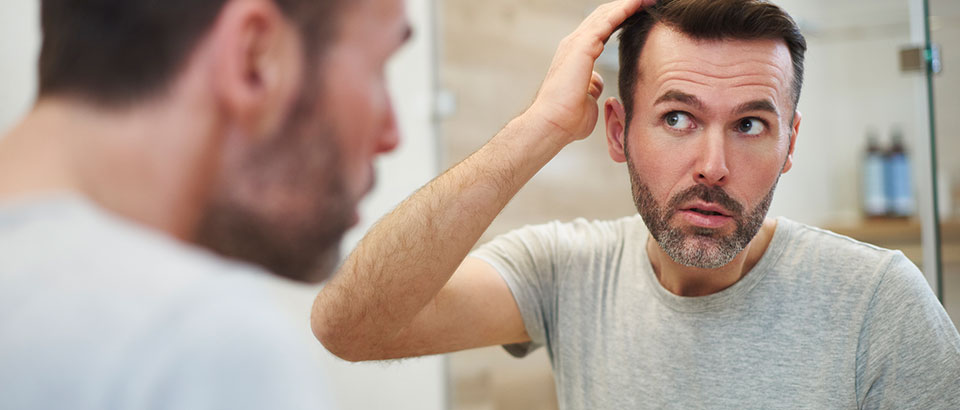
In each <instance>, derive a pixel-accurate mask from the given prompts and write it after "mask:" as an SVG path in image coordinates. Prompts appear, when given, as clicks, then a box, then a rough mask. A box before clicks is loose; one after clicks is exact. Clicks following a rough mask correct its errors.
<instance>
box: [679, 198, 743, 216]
mask: <svg viewBox="0 0 960 410" xmlns="http://www.w3.org/2000/svg"><path fill="white" fill-rule="evenodd" d="M680 210H681V211H689V212H695V213H698V214H700V215H704V216H730V215H731V212H730V211H728V210H727V209H726V208H724V207H722V206H720V205H717V204H714V203H707V202H702V201H697V202H695V203H692V204H689V205H687V206H684V207H682V208H680Z"/></svg>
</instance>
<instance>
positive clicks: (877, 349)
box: [856, 252, 960, 409]
mask: <svg viewBox="0 0 960 410" xmlns="http://www.w3.org/2000/svg"><path fill="white" fill-rule="evenodd" d="M856 371H857V380H856V381H857V401H858V403H859V407H860V408H861V409H960V335H958V333H957V329H956V328H955V327H954V325H953V322H952V321H951V320H950V318H949V317H948V316H947V314H946V312H945V311H944V309H943V306H942V305H941V304H940V302H939V301H938V300H937V299H936V297H935V296H934V294H933V292H932V291H931V289H930V287H929V286H928V285H927V282H926V280H925V279H924V278H923V275H922V274H921V273H920V271H919V270H918V269H917V267H916V266H914V265H913V264H912V263H911V262H910V261H909V260H908V259H907V258H906V257H904V256H903V254H902V253H899V252H898V253H897V254H896V255H894V256H893V258H892V260H891V262H890V264H889V266H888V267H887V270H886V272H885V273H884V274H883V276H882V278H881V279H880V282H879V284H878V286H877V288H876V291H875V294H874V296H873V299H872V301H871V302H870V306H869V307H868V309H867V312H866V315H865V318H864V323H863V326H862V328H861V332H860V343H859V347H858V349H857V369H856Z"/></svg>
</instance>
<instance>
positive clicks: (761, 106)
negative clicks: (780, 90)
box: [733, 100, 780, 117]
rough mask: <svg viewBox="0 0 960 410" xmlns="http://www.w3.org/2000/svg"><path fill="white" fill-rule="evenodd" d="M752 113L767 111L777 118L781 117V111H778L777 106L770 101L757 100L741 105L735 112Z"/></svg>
mask: <svg viewBox="0 0 960 410" xmlns="http://www.w3.org/2000/svg"><path fill="white" fill-rule="evenodd" d="M751 111H766V112H769V113H772V114H774V115H776V116H778V117H779V116H780V111H778V110H777V106H776V105H775V104H774V103H773V102H771V101H770V100H755V101H750V102H746V103H743V104H740V105H739V106H737V108H736V109H734V110H733V112H734V114H737V115H739V114H744V113H748V112H751Z"/></svg>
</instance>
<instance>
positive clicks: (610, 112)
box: [603, 97, 627, 162]
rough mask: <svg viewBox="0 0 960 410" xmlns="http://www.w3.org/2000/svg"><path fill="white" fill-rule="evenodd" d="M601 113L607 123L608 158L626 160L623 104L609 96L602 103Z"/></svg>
mask: <svg viewBox="0 0 960 410" xmlns="http://www.w3.org/2000/svg"><path fill="white" fill-rule="evenodd" d="M603 115H604V120H605V122H606V124H607V149H608V151H609V152H610V159H612V160H614V161H616V162H626V161H627V156H626V153H625V152H624V144H623V139H624V138H625V137H626V120H627V117H626V115H625V114H624V110H623V104H621V103H620V100H618V99H617V98H616V97H610V98H608V99H607V101H606V102H604V103H603Z"/></svg>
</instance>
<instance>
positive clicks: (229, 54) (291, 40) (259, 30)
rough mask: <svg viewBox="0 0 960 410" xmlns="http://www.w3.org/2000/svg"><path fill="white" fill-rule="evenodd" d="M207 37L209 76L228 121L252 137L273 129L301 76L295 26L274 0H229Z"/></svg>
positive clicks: (300, 53) (294, 94)
mask: <svg viewBox="0 0 960 410" xmlns="http://www.w3.org/2000/svg"><path fill="white" fill-rule="evenodd" d="M211 42H212V44H210V46H211V48H212V54H213V59H214V61H213V64H212V67H213V69H212V70H211V73H210V75H211V77H212V78H211V81H212V83H213V84H214V85H215V87H216V89H215V93H216V96H217V98H218V102H219V104H220V106H221V107H222V108H223V111H224V114H225V115H226V116H227V118H228V121H230V122H232V124H233V125H234V126H236V127H239V128H240V129H241V130H242V131H243V133H244V134H246V135H251V136H259V135H265V134H268V133H269V131H270V130H273V129H276V127H278V126H279V124H280V122H282V120H283V118H285V116H286V115H285V114H286V110H287V109H289V106H290V105H291V102H292V101H293V100H294V99H295V97H296V95H297V94H298V93H297V90H298V88H299V86H300V85H299V84H300V81H301V77H302V75H303V73H302V70H303V56H302V51H301V43H300V37H299V34H298V32H297V30H296V29H295V28H294V27H293V25H292V24H291V23H290V22H289V21H288V20H287V19H286V17H284V15H283V13H282V12H281V11H280V10H279V9H278V8H277V6H276V5H274V4H273V2H264V1H231V2H227V4H226V6H225V7H224V9H223V10H222V11H221V13H220V16H219V17H218V19H217V23H216V24H215V26H214V29H213V34H212V35H211Z"/></svg>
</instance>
